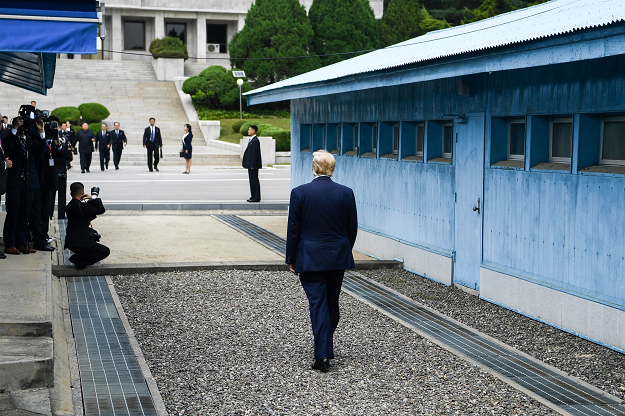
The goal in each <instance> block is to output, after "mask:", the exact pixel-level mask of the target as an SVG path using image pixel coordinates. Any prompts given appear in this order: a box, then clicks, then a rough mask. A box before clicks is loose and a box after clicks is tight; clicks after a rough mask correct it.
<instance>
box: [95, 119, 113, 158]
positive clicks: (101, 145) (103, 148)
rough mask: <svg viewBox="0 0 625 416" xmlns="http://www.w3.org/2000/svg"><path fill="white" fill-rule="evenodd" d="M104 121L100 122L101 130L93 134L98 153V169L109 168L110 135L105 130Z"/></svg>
mask: <svg viewBox="0 0 625 416" xmlns="http://www.w3.org/2000/svg"><path fill="white" fill-rule="evenodd" d="M106 128H107V125H106V123H102V126H101V130H100V131H99V132H98V134H96V136H95V148H96V150H97V151H98V152H99V153H100V170H104V168H105V167H106V169H108V168H109V160H111V136H110V134H109V132H108V131H107V130H106Z"/></svg>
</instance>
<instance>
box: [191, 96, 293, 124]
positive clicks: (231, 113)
mask: <svg viewBox="0 0 625 416" xmlns="http://www.w3.org/2000/svg"><path fill="white" fill-rule="evenodd" d="M193 105H194V106H195V110H196V111H197V115H198V117H199V118H200V120H223V119H230V118H233V119H238V118H239V117H240V116H241V114H240V113H239V112H238V111H237V110H211V109H210V108H206V107H203V106H202V105H201V104H198V103H197V102H196V101H195V100H194V101H193ZM243 118H244V119H246V120H248V119H265V118H288V119H289V120H290V119H291V113H290V112H289V111H285V110H279V111H270V110H261V111H252V112H248V111H243ZM289 129H290V126H289Z"/></svg>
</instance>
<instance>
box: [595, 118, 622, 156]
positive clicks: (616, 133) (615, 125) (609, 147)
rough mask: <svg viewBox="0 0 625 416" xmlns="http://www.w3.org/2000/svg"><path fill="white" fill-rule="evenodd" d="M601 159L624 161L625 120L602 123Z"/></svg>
mask: <svg viewBox="0 0 625 416" xmlns="http://www.w3.org/2000/svg"><path fill="white" fill-rule="evenodd" d="M601 158H602V159H607V160H620V161H625V120H622V121H620V120H619V121H606V122H604V123H603V153H602V155H601Z"/></svg>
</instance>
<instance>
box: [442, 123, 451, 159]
mask: <svg viewBox="0 0 625 416" xmlns="http://www.w3.org/2000/svg"><path fill="white" fill-rule="evenodd" d="M453 141H454V140H453V122H447V123H444V124H443V158H445V159H451V153H452V149H453ZM439 143H440V142H439Z"/></svg>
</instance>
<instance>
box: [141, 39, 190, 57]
mask: <svg viewBox="0 0 625 416" xmlns="http://www.w3.org/2000/svg"><path fill="white" fill-rule="evenodd" d="M150 53H151V54H152V56H153V57H154V58H157V59H158V58H159V57H163V58H184V59H187V58H188V57H189V52H188V51H187V45H185V44H184V43H183V42H182V41H181V40H180V38H177V37H173V36H167V37H164V38H161V39H154V40H153V41H152V42H151V43H150Z"/></svg>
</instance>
